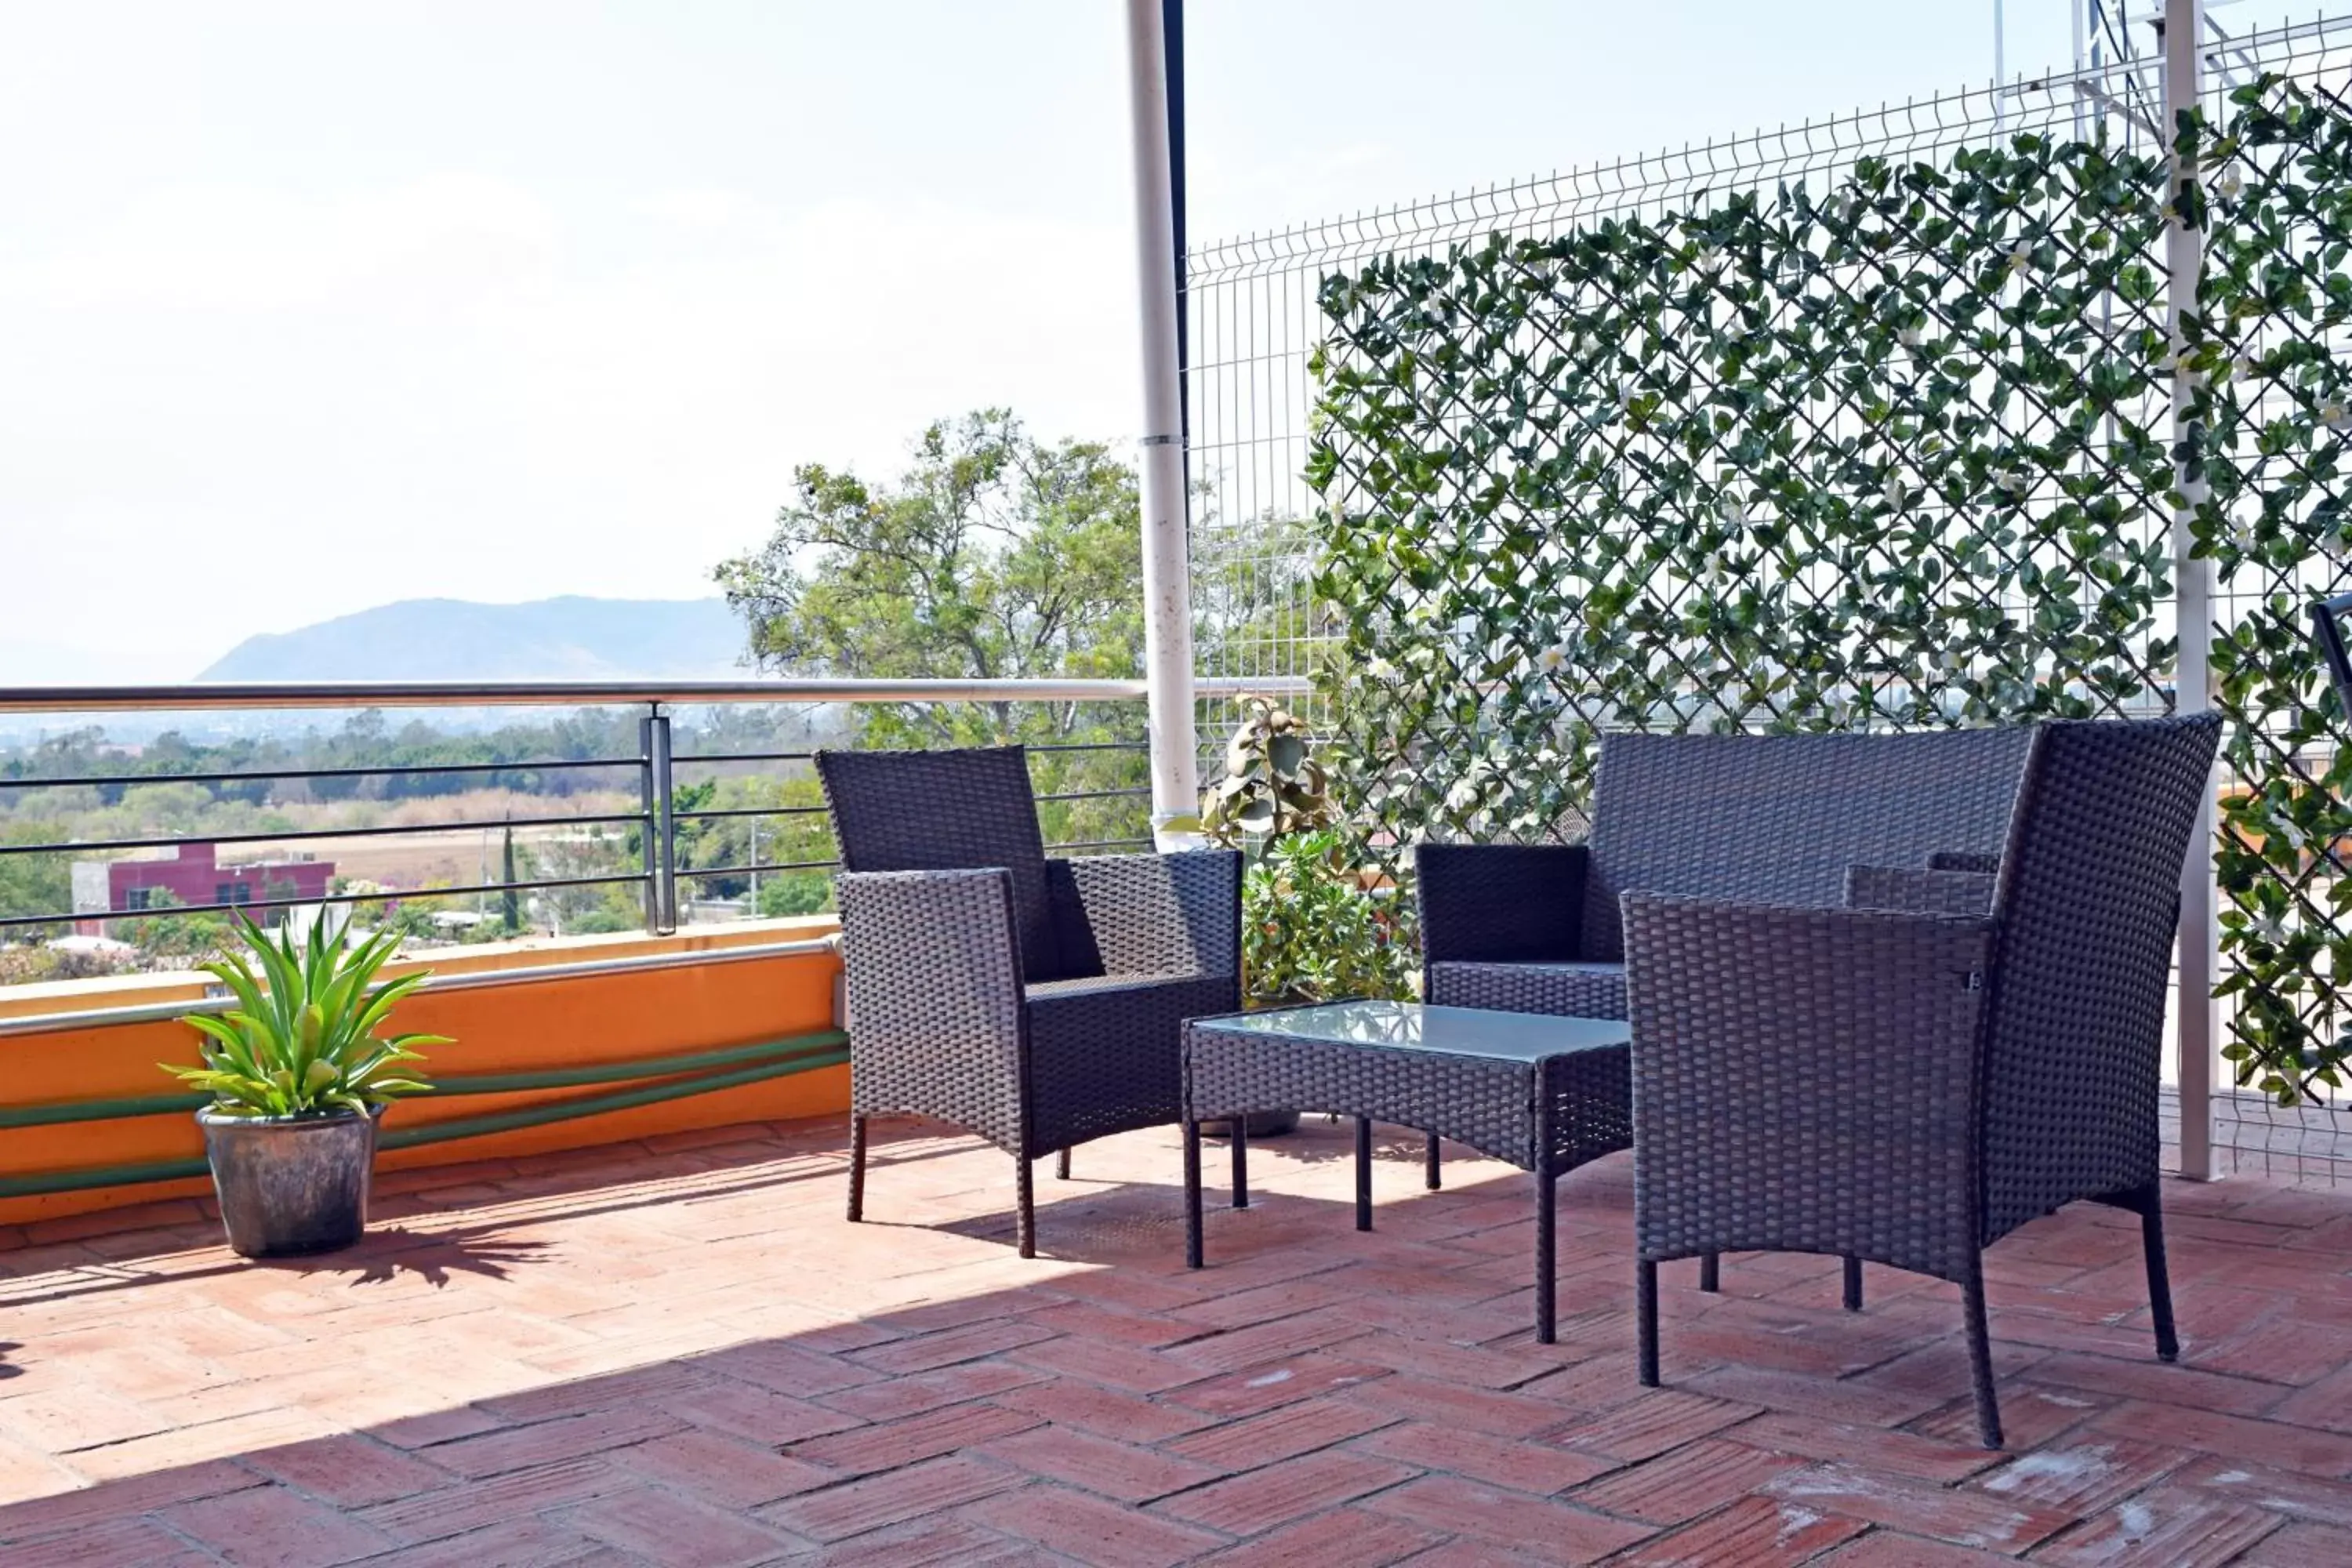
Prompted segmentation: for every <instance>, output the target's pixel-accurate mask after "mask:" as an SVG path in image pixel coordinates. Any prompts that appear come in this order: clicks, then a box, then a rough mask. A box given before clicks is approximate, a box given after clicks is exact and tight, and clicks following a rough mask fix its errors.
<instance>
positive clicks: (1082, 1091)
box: [816, 746, 1241, 1258]
mask: <svg viewBox="0 0 2352 1568" xmlns="http://www.w3.org/2000/svg"><path fill="white" fill-rule="evenodd" d="M816 766H817V776H818V777H819V779H821V780H822V781H823V783H824V796H825V804H826V805H827V806H828V808H829V809H830V810H831V812H832V816H833V826H834V834H835V840H836V842H837V843H838V844H839V846H840V849H841V864H842V868H843V869H842V873H841V876H840V879H839V884H838V886H839V889H840V903H841V939H842V958H843V965H844V968H845V973H846V984H847V991H848V1029H849V1076H850V1120H849V1125H850V1166H849V1217H850V1218H851V1219H853V1220H856V1219H860V1218H863V1217H864V1211H865V1192H866V1119H867V1118H868V1117H873V1116H890V1115H919V1116H929V1117H935V1118H937V1119H939V1120H940V1121H949V1122H952V1123H954V1124H955V1125H956V1126H958V1127H961V1128H964V1129H965V1130H967V1131H971V1132H976V1133H978V1134H979V1135H980V1136H981V1137H982V1138H985V1139H987V1140H988V1141H989V1142H992V1143H993V1144H995V1145H996V1146H997V1147H998V1148H1000V1149H1002V1150H1003V1151H1004V1152H1007V1153H1009V1154H1011V1155H1012V1156H1013V1160H1014V1172H1015V1177H1016V1188H1017V1201H1016V1206H1017V1209H1018V1215H1019V1219H1018V1226H1019V1239H1020V1246H1021V1256H1022V1257H1024V1258H1034V1256H1036V1223H1035V1206H1034V1192H1033V1186H1032V1182H1031V1174H1030V1163H1031V1162H1032V1161H1033V1160H1035V1159H1036V1158H1037V1157H1038V1156H1040V1155H1042V1154H1046V1153H1052V1152H1058V1153H1059V1154H1060V1155H1061V1164H1060V1173H1061V1174H1062V1175H1064V1176H1067V1175H1068V1174H1069V1151H1070V1149H1071V1146H1072V1145H1074V1144H1077V1143H1083V1142H1087V1140H1089V1139H1093V1138H1101V1137H1106V1136H1108V1135H1109V1134H1111V1133H1114V1132H1125V1131H1130V1130H1132V1129H1134V1128H1139V1127H1157V1126H1162V1125H1166V1124H1168V1123H1171V1122H1174V1121H1179V1120H1180V1119H1181V1115H1182V1111H1181V1071H1180V1059H1181V1058H1180V1052H1181V1039H1182V1031H1183V1024H1184V1020H1185V1019H1187V1018H1192V1017H1200V1016H1205V1015H1209V1014H1214V1013H1230V1012H1233V1011H1234V1010H1235V1009H1236V1008H1238V1007H1239V1006H1240V1005H1241V857H1240V856H1239V855H1237V854H1234V853H1233V852H1231V851H1226V850H1206V851H1194V852H1189V853H1185V854H1177V855H1119V856H1098V857H1093V858H1081V859H1068V860H1049V859H1047V858H1045V844H1044V840H1043V837H1042V836H1041V835H1040V833H1039V831H1038V826H1037V805H1036V799H1035V796H1034V794H1033V792H1032V790H1031V786H1030V782H1029V764H1028V759H1027V756H1026V753H1025V752H1024V751H1023V750H1022V748H1020V747H1018V746H1004V747H994V748H987V749H981V750H970V751H940V752H818V753H817V757H816Z"/></svg>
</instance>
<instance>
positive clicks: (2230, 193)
mask: <svg viewBox="0 0 2352 1568" xmlns="http://www.w3.org/2000/svg"><path fill="white" fill-rule="evenodd" d="M2245 188H2246V176H2245V175H2244V174H2241V173H2240V172H2239V170H2238V166H2237V165H2236V164H2235V163H2232V164H2231V165H2230V166H2229V167H2228V168H2226V169H2224V170H2222V171H2221V175H2220V177H2219V178H2217V179H2215V180H2214V182H2213V192H2214V194H2215V195H2218V196H2220V197H2221V198H2222V199H2223V200H2224V201H2235V200H2237V199H2238V195H2239V193H2240V192H2242V191H2243V190H2244V189H2245Z"/></svg>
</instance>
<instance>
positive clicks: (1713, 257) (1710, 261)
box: [1698, 245, 1723, 272]
mask: <svg viewBox="0 0 2352 1568" xmlns="http://www.w3.org/2000/svg"><path fill="white" fill-rule="evenodd" d="M1698 264H1699V266H1700V267H1702V268H1706V270H1707V271H1709V272H1712V271H1714V270H1715V269H1716V268H1717V267H1720V266H1722V265H1723V252H1722V251H1721V250H1720V249H1718V248H1717V247H1715V246H1712V245H1703V246H1701V247H1699V252H1698Z"/></svg>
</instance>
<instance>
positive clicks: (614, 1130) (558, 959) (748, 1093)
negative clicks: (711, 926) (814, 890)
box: [0, 919, 849, 1225]
mask: <svg viewBox="0 0 2352 1568" xmlns="http://www.w3.org/2000/svg"><path fill="white" fill-rule="evenodd" d="M833 930H834V926H833V922H832V921H830V919H810V920H794V921H759V922H757V923H756V924H749V923H747V924H745V925H740V926H731V927H726V928H720V929H719V930H717V931H694V932H690V933H685V934H681V935H679V936H676V937H663V938H655V937H644V936H628V937H617V938H589V939H583V940H577V941H568V942H535V943H530V944H513V945H511V946H500V947H497V948H484V949H468V950H465V951H464V952H462V953H459V954H454V955H451V956H448V957H444V956H443V955H441V954H435V955H434V959H433V962H431V963H427V964H425V965H424V966H425V967H430V968H433V969H435V970H436V972H437V973H464V972H469V971H480V970H484V969H497V970H501V971H504V970H509V969H511V970H513V971H515V973H516V974H517V983H516V984H511V985H503V984H502V985H483V986H469V987H466V988H462V989H455V990H450V991H446V992H441V993H437V994H436V993H435V992H433V991H431V990H427V991H425V993H423V994H419V995H417V996H415V997H413V998H412V999H411V1000H410V1001H409V1002H408V1003H407V1004H405V1005H404V1006H403V1007H402V1008H401V1009H400V1010H399V1012H398V1013H397V1014H396V1015H395V1020H394V1021H395V1026H396V1027H398V1028H400V1029H402V1030H425V1031H427V1032H430V1033H434V1034H441V1035H450V1036H454V1037H456V1039H457V1044H455V1045H452V1046H444V1047H439V1048H438V1049H436V1050H435V1051H434V1052H433V1053H432V1060H431V1062H430V1063H429V1064H428V1070H431V1071H437V1072H443V1073H485V1072H512V1071H522V1070H529V1069H531V1068H551V1067H566V1066H575V1065H579V1064H583V1063H589V1062H601V1061H619V1060H626V1059H630V1058H645V1057H656V1056H676V1055H680V1054H683V1053H686V1052H690V1051H696V1050H709V1049H714V1048H717V1047H725V1046H735V1045H750V1044H752V1043H755V1042H758V1041H762V1040H772V1039H779V1038H782V1037H786V1036H791V1035H803V1034H810V1033H814V1032H816V1031H819V1030H823V1029H827V1028H830V1027H832V1026H833V1016H834V1014H833V1009H834V988H835V976H836V975H837V974H838V973H840V968H841V963H840V959H839V957H838V956H837V955H836V954H835V952H831V951H829V950H828V951H824V952H813V953H805V954H790V955H785V956H781V957H774V958H759V959H740V960H736V961H733V962H730V963H711V964H689V965H681V966H678V967H673V968H662V969H653V970H646V971H641V972H638V973H627V972H623V973H616V974H604V975H585V976H571V977H564V978H560V979H551V980H540V981H531V980H528V979H526V978H524V976H527V975H528V974H529V973H530V970H531V969H532V968H534V967H544V966H546V965H548V964H551V963H580V962H582V961H583V960H585V959H589V958H598V957H606V956H615V957H617V956H622V955H625V954H634V953H635V952H690V951H698V950H704V951H707V950H713V949H723V948H726V947H734V946H743V945H750V944H755V943H761V942H780V941H791V940H796V939H801V938H807V937H817V936H824V935H828V934H830V933H831V932H832V931H833ZM139 989H140V991H141V994H132V995H120V994H112V995H110V994H105V993H104V992H102V991H86V992H83V993H81V994H78V995H76V996H74V997H73V998H72V999H71V1000H70V1001H68V1002H61V1003H58V1002H53V1005H54V1006H56V1007H57V1008H58V1010H65V1009H66V1008H68V1007H70V1008H73V1009H77V1010H78V1009H83V1008H97V1007H104V1006H113V1005H131V1004H134V1003H140V1002H151V1001H153V1000H155V999H156V997H155V995H154V994H153V991H152V988H145V987H142V988H139ZM0 1016H5V1015H0ZM195 1059H196V1052H195V1035H194V1031H192V1030H191V1029H189V1028H188V1026H186V1025H184V1024H181V1023H176V1022H174V1023H156V1024H131V1025H121V1026H112V1027H104V1028H78V1029H61V1030H58V1031H57V1032H55V1033H35V1034H26V1035H17V1036H12V1037H0V1105H34V1104H42V1103H50V1102H56V1101H62V1100H101V1099H104V1100H111V1099H129V1098H131V1097H134V1096H140V1095H153V1094H169V1093H173V1092H174V1090H175V1089H176V1087H177V1086H176V1085H175V1084H174V1083H173V1080H172V1079H169V1078H168V1077H166V1076H165V1075H164V1074H163V1072H162V1071H161V1070H159V1068H157V1065H156V1064H157V1063H159V1062H164V1061H169V1062H187V1063H194V1061H195ZM629 1087H631V1085H629V1084H627V1083H614V1084H606V1085H599V1086H596V1087H595V1088H594V1089H576V1088H575V1089H554V1090H545V1091H535V1092H531V1093H524V1094H478V1095H475V1094H469V1095H464V1096H453V1097H449V1098H446V1099H444V1098H435V1097H427V1098H425V1099H421V1100H411V1101H407V1102H404V1103H403V1104H400V1105H398V1106H395V1107H394V1109H393V1110H391V1111H389V1112H388V1113H387V1114H386V1117H385V1125H386V1126H387V1127H400V1126H420V1125H425V1124H429V1123H432V1122H435V1121H448V1120H452V1119H456V1118H467V1117H474V1116H481V1115H488V1114H491V1113H495V1112H497V1111H500V1110H511V1109H514V1108H516V1107H520V1106H527V1105H532V1104H538V1103H543V1102H545V1101H547V1100H561V1099H566V1098H571V1097H574V1096H578V1095H581V1094H585V1093H593V1092H598V1091H600V1090H614V1089H627V1088H629ZM848 1104H849V1069H848V1068H845V1067H833V1068H818V1069H816V1070H815V1071H813V1072H805V1073H799V1074H795V1075H793V1076H790V1077H785V1078H779V1079H769V1080H767V1081H765V1082H762V1083H756V1084H749V1085H744V1086H741V1087H739V1088H735V1089H720V1090H718V1091H716V1092H715V1093H711V1094H704V1095H694V1096H690V1097H688V1098H686V1099H682V1100H666V1101H664V1102H662V1103H660V1104H657V1105H647V1106H639V1107H637V1108H635V1109H634V1110H617V1111H608V1112H606V1113H604V1114H603V1115H601V1116H593V1117H587V1118H583V1119H582V1120H579V1121H563V1122H557V1123H554V1124H552V1125H550V1126H545V1127H533V1128H526V1129H523V1130H520V1131H512V1132H500V1133H493V1134H490V1135H488V1136H485V1137H479V1138H460V1139H454V1140H452V1141H450V1142H446V1143H430V1144H425V1145H424V1146H422V1147H419V1148H414V1149H403V1150H397V1151H391V1152H386V1153H385V1154H384V1155H383V1157H382V1160H381V1163H380V1168H382V1169H386V1170H401V1169H404V1168H407V1167H411V1166H416V1165H439V1164H451V1163H458V1162H462V1161H468V1160H482V1159H494V1158H499V1157H502V1156H506V1155H511V1154H525V1153H536V1152H543V1151H547V1150H551V1149H577V1148H583V1147H588V1146H592V1145H594V1144H598V1143H611V1142H622V1141H625V1140H627V1139H632V1138H640V1137H646V1136H649V1135H651V1134H654V1133H657V1132H673V1131H682V1130H684V1129H688V1128H698V1127H721V1126H727V1125H730V1124H731V1123H735V1122H741V1121H784V1120H789V1119H791V1118H794V1117H803V1116H822V1115H827V1114H830V1113H833V1112H836V1111H840V1110H846V1109H847V1107H848ZM203 1152H204V1143H203V1140H202V1138H201V1137H200V1136H199V1135H198V1133H197V1131H196V1127H195V1123H194V1120H193V1119H192V1118H191V1117H190V1116H189V1115H188V1114H187V1113H186V1112H184V1111H175V1112H173V1113H171V1114H168V1115H163V1116H142V1117H130V1118H125V1119H122V1120H120V1121H104V1122H89V1123H81V1124H72V1123H67V1124H62V1125H58V1126H50V1127H25V1128H4V1129H0V1174H6V1175H23V1174H32V1173H48V1172H55V1171H70V1170H77V1169H91V1168H95V1167H102V1166H110V1165H124V1164H135V1163H142V1162H147V1161H154V1160H171V1159H181V1158H190V1157H199V1156H201V1155H202V1154H203ZM210 1192H211V1184H210V1183H209V1182H208V1181H207V1180H205V1179H204V1178H201V1177H199V1178H196V1179H194V1180H192V1181H182V1182H151V1183H142V1184H138V1185H135V1186H128V1187H109V1188H100V1189H95V1190H91V1191H88V1192H74V1193H47V1194H39V1195H37V1196H33V1197H19V1198H8V1199H0V1225H20V1224H25V1223H27V1222H30V1221H33V1220H38V1219H47V1218H53V1217H56V1216H58V1215H70V1214H81V1213H86V1212H89V1211H90V1210H93V1209H100V1208H111V1207H117V1206H120V1205H125V1204H135V1203H149V1202H152V1201H154V1200H156V1199H159V1198H166V1197H189V1196H198V1195H205V1194H209V1193H210Z"/></svg>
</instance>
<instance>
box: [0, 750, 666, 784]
mask: <svg viewBox="0 0 2352 1568" xmlns="http://www.w3.org/2000/svg"><path fill="white" fill-rule="evenodd" d="M645 765H646V760H645V758H643V757H588V758H583V759H582V760H580V761H576V762H574V761H568V760H566V759H563V758H560V757H559V758H552V759H550V760H547V761H543V762H517V763H409V764H408V765H406V766H404V767H396V768H395V767H367V768H281V769H279V770H278V771H277V772H275V773H272V772H270V771H268V769H260V768H257V769H247V770H245V771H244V772H241V773H96V774H92V775H91V776H89V777H88V778H69V777H58V778H0V789H67V788H84V789H107V788H112V787H118V786H119V787H121V788H124V789H130V788H134V787H136V786H138V785H140V784H248V783H252V782H255V781H260V782H263V783H268V782H272V781H276V780H280V779H303V780H310V779H388V778H398V777H401V776H403V775H404V774H411V773H509V772H512V773H552V772H554V771H555V770H556V769H558V768H642V767H644V766H645Z"/></svg>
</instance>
